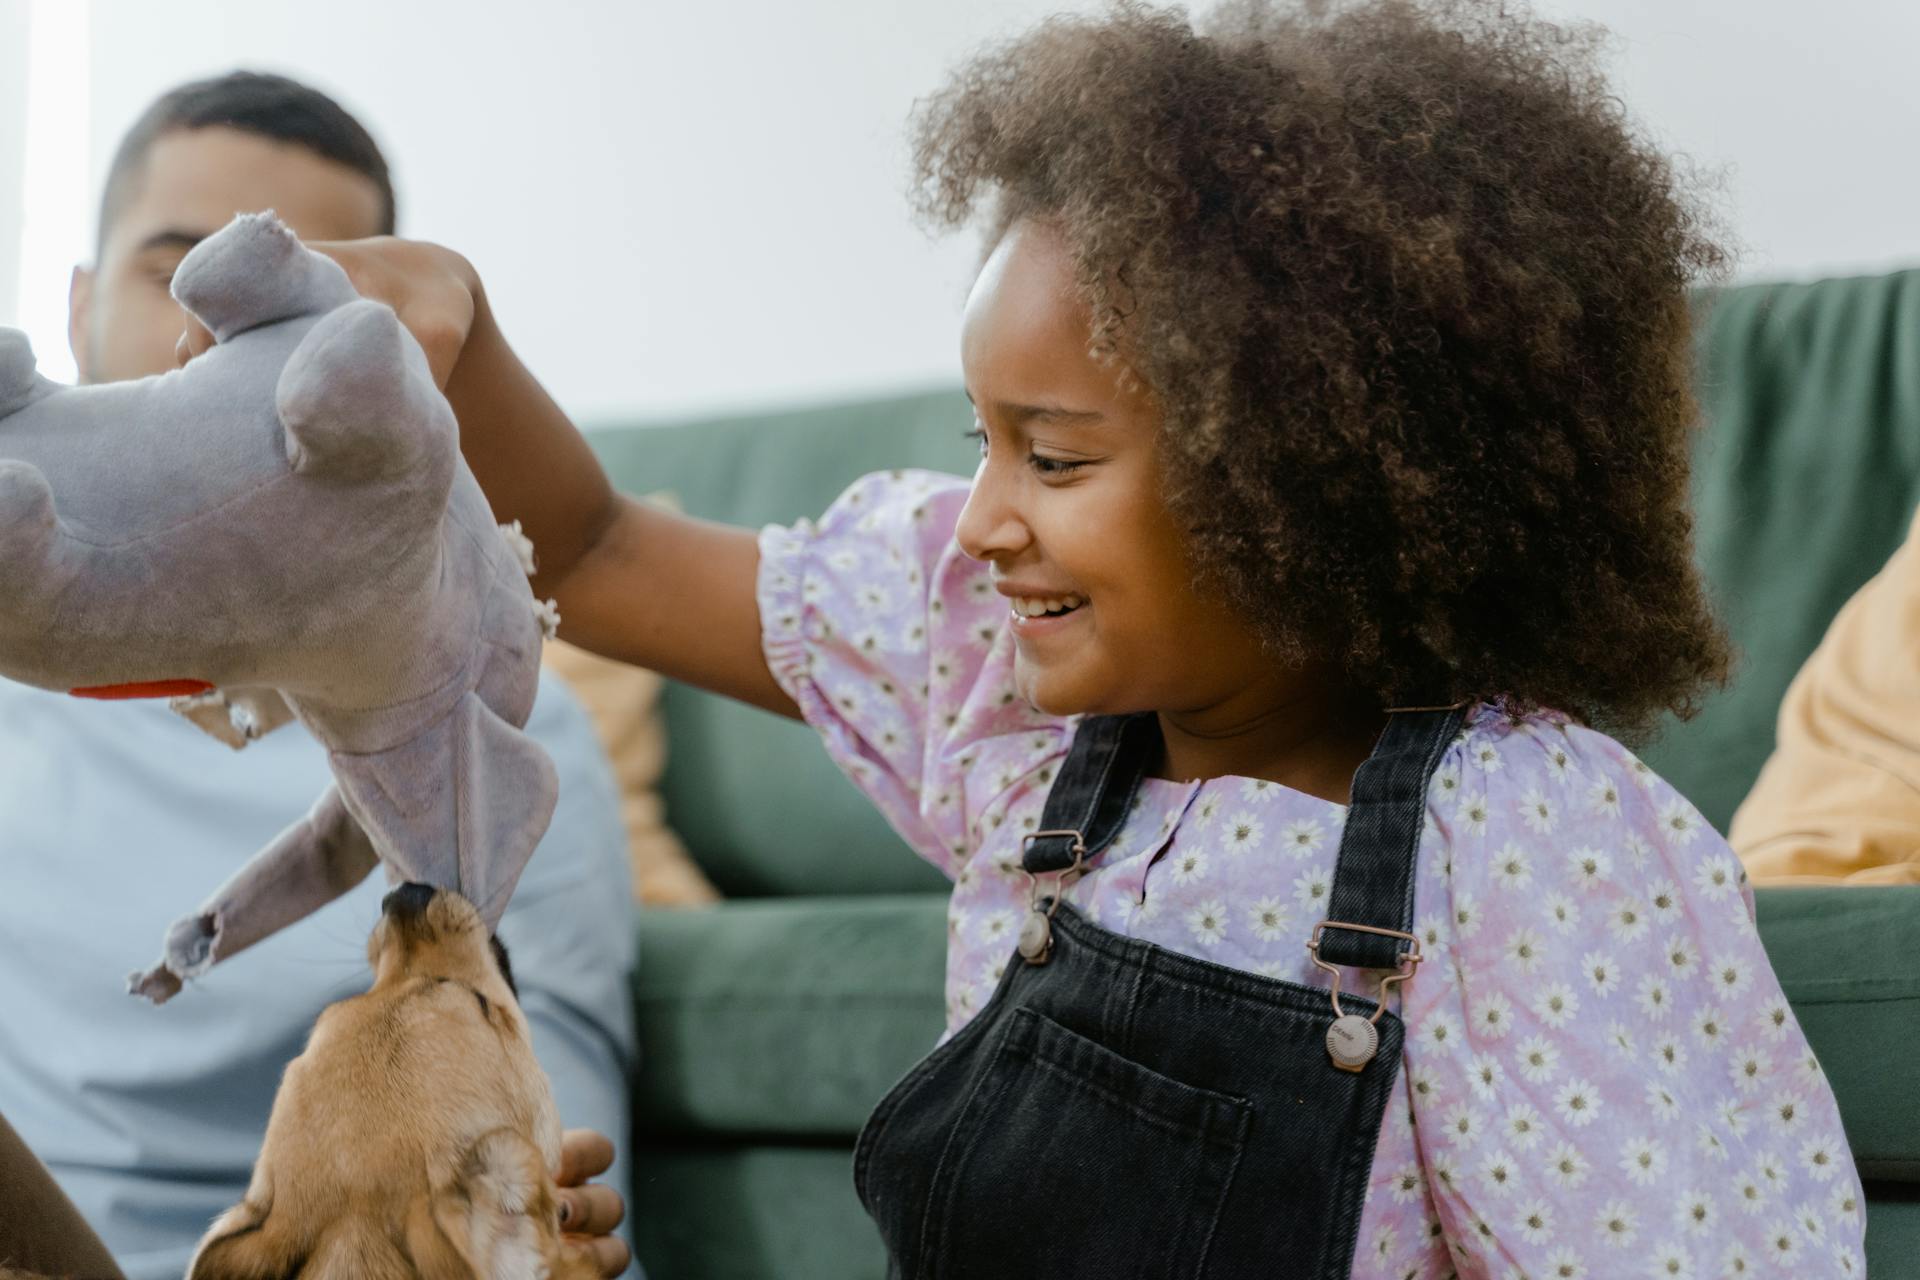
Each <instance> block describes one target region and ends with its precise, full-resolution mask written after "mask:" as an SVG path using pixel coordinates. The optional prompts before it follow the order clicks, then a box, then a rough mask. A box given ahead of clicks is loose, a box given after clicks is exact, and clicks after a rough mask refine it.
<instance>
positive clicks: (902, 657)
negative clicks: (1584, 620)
mask: <svg viewBox="0 0 1920 1280" xmlns="http://www.w3.org/2000/svg"><path fill="white" fill-rule="evenodd" d="M966 494H967V483H966V481H964V480H962V479H959V478H957V477H951V476H942V475H935V474H932V473H926V472H895V473H889V474H880V475H873V476H868V477H866V478H865V479H863V480H861V481H859V482H858V483H856V484H855V485H854V486H853V487H852V488H850V489H849V490H848V491H847V492H846V493H845V494H844V495H843V496H842V497H841V498H840V499H839V500H838V501H837V502H836V503H834V505H833V506H832V507H831V508H830V509H829V510H828V511H827V512H826V514H825V515H824V516H823V517H822V518H821V519H820V520H819V521H818V522H817V523H816V522H812V521H802V522H800V523H799V524H797V525H795V526H793V527H791V528H784V527H778V526H775V527H770V528H768V529H766V530H764V531H763V532H762V534H761V537H760V551H761V568H760V580H759V603H760V611H761V619H762V627H763V631H764V644H765V650H766V655H767V660H768V663H769V665H770V667H771V668H772V670H773V673H774V675H775V677H776V678H777V679H778V680H779V682H780V684H781V686H782V687H783V688H784V689H786V691H787V692H788V694H789V695H790V696H792V697H793V698H794V700H795V701H796V702H797V703H798V704H799V706H800V708H801V711H802V712H803V714H804V715H805V716H806V718H807V721H808V722H809V723H810V724H812V725H813V726H814V728H815V729H816V730H817V731H818V732H819V733H820V735H821V738H822V740H823V741H824V743H825V744H826V747H827V749H828V751H829V752H830V753H831V754H832V755H833V757H834V759H835V760H836V761H837V762H838V763H839V764H840V766H841V767H842V768H843V769H844V770H845V771H846V772H847V774H848V775H849V776H850V777H851V778H852V779H853V780H854V782H855V783H856V784H857V785H859V786H860V787H861V789H862V790H863V791H864V792H865V793H866V794H867V795H868V796H869V797H870V798H871V799H872V800H873V802H874V803H875V804H876V805H878V806H879V807H880V809H881V810H882V811H883V812H884V813H885V814H886V816H887V818H888V819H889V821H891V823H892V824H893V826H894V827H895V829H896V830H898V831H899V832H900V834H901V835H902V836H903V837H904V838H905V839H906V840H907V842H908V843H909V844H910V845H911V846H912V847H913V848H914V849H915V850H916V851H917V852H918V853H919V854H920V855H921V856H922V857H924V858H926V859H928V860H929V861H931V862H933V863H934V864H935V865H936V866H938V867H940V868H941V869H942V870H943V871H945V872H946V873H947V874H948V876H949V877H951V878H952V880H953V882H954V888H953V894H952V898H951V902H950V905H949V911H948V929H947V934H948V954H947V980H946V993H947V1032H948V1034H949V1035H951V1034H952V1032H953V1031H954V1030H956V1029H958V1028H959V1027H961V1026H963V1025H965V1023H966V1022H967V1021H968V1020H969V1019H970V1018H972V1017H973V1016H974V1015H975V1014H976V1013H978V1012H979V1010H980V1008H981V1006H982V1005H984V1004H985V1003H986V1001H987V1000H988V999H989V998H990V996H991V995H992V993H993V990H994V988H995V986H996V984H997V982H998V980H999V976H1000V974H1001V972H1002V970H1003V969H1004V968H1005V966H1006V965H1007V963H1008V962H1009V961H1010V959H1012V957H1013V947H1014V941H1015V938H1016V936H1017V934H1018V931H1019V926H1020V922H1021V919H1022V918H1023V915H1024V912H1025V909H1026V883H1025V878H1024V877H1023V876H1022V875H1021V874H1020V873H1019V871H1018V867H1019V864H1020V837H1021V836H1022V835H1024V834H1025V833H1027V832H1029V831H1032V830H1035V829H1037V827H1038V824H1039V821H1040V815H1041V811H1042V808H1043V806H1044V804H1045V801H1046V796H1047V790H1048V787H1049V786H1050V785H1051V783H1052V781H1053V778H1054V775H1055V773H1056V772H1057V771H1058V769H1059V768H1060V766H1061V764H1062V762H1063V761H1064V759H1065V757H1066V753H1067V749H1068V747H1069V745H1070V743H1071V741H1072V736H1073V730H1074V727H1075V725H1076V723H1077V721H1076V720H1075V719H1074V718H1057V717H1051V716H1047V715H1044V714H1042V713H1040V712H1038V711H1036V710H1034V709H1033V708H1032V707H1031V706H1029V705H1027V704H1026V703H1025V701H1024V700H1023V699H1021V698H1020V697H1019V696H1018V694H1017V693H1016V692H1015V690H1014V684H1013V639H1012V635H1011V633H1010V631H1009V629H1008V627H1007V622H1006V619H1007V604H1006V602H1005V600H1004V599H1002V598H1001V597H1000V596H999V595H998V594H997V593H996V592H994V590H993V589H992V584H991V582H990V580H989V578H988V572H987V566H986V565H984V564H981V563H979V562H976V561H973V560H970V559H968V558H967V557H966V556H965V555H964V554H963V553H961V551H960V550H959V548H958V546H957V545H956V544H955V542H954V538H953V532H954V527H955V524H956V522H957V520H958V518H959V513H960V509H961V507H962V505H963V504H964V502H965V500H966ZM1095 607H1096V608H1097V607H1098V606H1097V602H1096V605H1095ZM1345 812H1346V811H1345V808H1344V807H1343V806H1341V805H1337V804H1334V803H1332V802H1330V801H1326V800H1322V799H1320V798H1318V797H1315V796H1309V795H1305V794H1303V793H1300V792H1296V791H1293V790H1291V789H1290V788H1287V787H1283V786H1280V785H1279V784H1276V783H1272V782H1267V781H1263V780H1258V779H1249V778H1233V777H1224V778H1213V779H1209V780H1207V781H1204V782H1196V783H1175V782H1170V781H1166V780H1162V779H1154V778H1148V779H1146V780H1145V781H1144V782H1143V783H1142V785H1141V788H1140V791H1139V793H1138V794H1137V796H1136V798H1135V804H1134V809H1133V811H1132V813H1131V814H1130V815H1129V817H1128V820H1127V823H1126V825H1125V826H1124V827H1123V828H1122V830H1121V832H1120V835H1119V837H1118V838H1117V839H1116V840H1115V842H1114V844H1113V845H1112V846H1111V847H1110V848H1108V849H1107V850H1106V851H1105V852H1103V853H1102V854H1101V855H1100V856H1099V858H1098V859H1097V860H1096V861H1095V863H1094V869H1093V870H1092V871H1091V872H1090V873H1089V874H1088V875H1087V876H1086V877H1085V878H1084V879H1083V880H1081V881H1080V882H1079V883H1078V884H1076V885H1075V886H1073V888H1072V889H1071V890H1070V891H1069V892H1068V894H1067V898H1068V900H1069V901H1071V902H1073V903H1074V904H1075V905H1076V906H1077V907H1078V908H1079V909H1080V910H1081V911H1082V912H1084V913H1085V914H1086V915H1087V916H1088V917H1089V918H1090V919H1092V920H1093V921H1094V922H1095V923H1097V924H1099V925H1100V926H1102V927H1103V928H1106V929H1109V930H1112V931H1113V932H1115V933H1119V934H1124V935H1127V936H1130V937H1134V938H1139V939H1142V940H1144V941H1148V942H1152V943H1155V944H1157V945H1159V946H1163V947H1166V948H1168V949H1170V950H1173V951H1179V952H1182V953H1185V954H1188V955H1193V956H1198V957H1201V958H1204V959H1206V960H1210V961H1213V962H1215V963H1218V964H1225V965H1230V966H1233V967H1235V968H1239V969H1244V970H1248V971H1250V972H1253V973H1257V974H1261V975H1263V976H1266V977H1270V978H1275V979H1279V980H1282V981H1287V982H1293V983H1298V984H1304V985H1311V986H1316V987H1321V988H1324V987H1326V985H1327V980H1326V975H1325V973H1324V972H1323V971H1321V970H1319V969H1317V968H1315V967H1314V966H1313V964H1312V962H1311V961H1310V959H1309V958H1308V955H1307V952H1306V949H1305V942H1306V939H1307V936H1308V933H1309V932H1310V931H1311V929H1312V927H1313V925H1314V924H1315V923H1316V922H1318V921H1319V920H1321V919H1323V918H1324V917H1325V914H1326V913H1325V905H1326V899H1327V896H1328V894H1329V892H1330V891H1331V889H1332V883H1333V871H1334V864H1335V859H1336V855H1337V853H1338V850H1339V845H1340V832H1341V827H1342V821H1343V818H1344V816H1345ZM1415 904H1416V906H1415V913H1416V931H1417V932H1418V933H1419V935H1420V939H1421V947H1422V950H1423V951H1424V953H1425V956H1426V960H1425V963H1423V964H1422V965H1421V966H1420V967H1419V970H1418V972H1417V974H1416V976H1415V977H1414V979H1413V980H1412V981H1411V982H1409V983H1407V984H1405V985H1404V986H1403V987H1401V988H1399V989H1398V990H1399V992H1400V993H1401V994H1400V995H1399V996H1398V1000H1399V1012H1400V1014H1401V1016H1402V1018H1403V1019H1404V1020H1405V1022H1406V1025H1407V1038H1406V1048H1405V1052H1404V1054H1403V1057H1402V1064H1401V1074H1400V1077H1399V1080H1398V1081H1397V1083H1396V1086H1395V1093H1394V1097H1393V1100H1392V1101H1391V1102H1390V1103H1389V1106H1388V1109H1387V1115H1386V1120H1385V1122H1384V1124H1383V1126H1382V1130H1381V1134H1380V1139H1379V1144H1378V1147H1377V1149H1376V1152H1375V1157H1374V1163H1373V1172H1372V1179H1371V1184H1370V1187H1369V1190H1368V1194H1367V1202H1366V1205H1365V1207H1364V1210H1363V1213H1362V1217H1361V1226H1360V1234H1359V1241H1358V1245H1357V1248H1356V1251H1355V1257H1354V1265H1353V1275H1355V1276H1357V1277H1380V1278H1382V1280H1442V1278H1443V1277H1447V1276H1459V1277H1462V1278H1463V1280H1465V1278H1472V1277H1489V1278H1492V1280H1509V1278H1518V1277H1525V1278H1527V1280H1616V1278H1618V1277H1629V1276H1631V1277H1640V1276H1646V1277H1654V1278H1658V1280H1708V1278H1710V1277H1734V1278H1739V1277H1747V1276H1795V1277H1801V1276H1837V1277H1857V1276H1860V1275H1862V1274H1864V1261H1863V1243H1864V1236H1865V1219H1864V1216H1863V1199H1862V1195H1861V1188H1860V1182H1859V1178H1858V1175H1857V1173H1856V1172H1855V1169H1854V1165H1853V1160H1852V1157H1851V1154H1850V1153H1849V1150H1848V1147H1847V1144H1846V1138H1845V1135H1844V1133H1843V1131H1842V1129H1841V1124H1840V1116H1839V1111H1838V1108H1837V1107H1836V1105H1835V1103H1834V1098H1833V1093H1832V1090H1831V1089H1830V1088H1829V1086H1828V1084H1827V1082H1826V1079H1825V1077H1824V1076H1823V1075H1822V1073H1821V1069H1820V1064H1819V1062H1818V1061H1817V1060H1816V1059H1815V1058H1814V1055H1813V1053H1812V1051H1811V1049H1810V1048H1809V1047H1808V1044H1807V1042H1806V1039H1805V1037H1804V1036H1803V1035H1802V1034H1801V1031H1800V1027H1799V1024H1798V1023H1797V1022H1796V1021H1795V1019H1794V1016H1793V1013H1792V1011H1791V1009H1789V1007H1788V1005H1787V1002H1786V999H1785V997H1784V996H1783V995H1782V993H1781V990H1780V986H1779V983H1778V982H1777V981H1776V979H1775V978H1774V975H1773V971H1772V969H1771V967H1770V966H1769V965H1768V962H1767V958H1766V954H1765V952H1764V951H1763V950H1762V948H1761V945H1760V939H1759V935H1758V933H1757V931H1756V930H1755V928H1754V924H1753V897H1752V891H1751V889H1750V887H1749V886H1748V884H1747V882H1746V878H1745V875H1744V873H1743V872H1742V870H1741V868H1740V863H1739V861H1738V859H1737V858H1735V857H1734V855H1733V853H1732V852H1731V851H1730V850H1729V849H1728V847H1727V845H1726V843H1725V841H1724V840H1722V839H1721V837H1720V836H1719V835H1718V834H1717V833H1716V832H1715V831H1714V830H1713V829H1712V828H1711V827H1709V826H1708V825H1707V824H1706V823H1705V822H1704V821H1703V820H1702V819H1701V818H1700V816H1699V815H1698V814H1697V813H1696V812H1695V811H1694V809H1693V807H1692V806H1691V805H1690V804H1688V803H1687V801H1686V800H1685V799H1684V798H1682V797H1681V796H1680V795H1679V794H1678V793H1676V792H1675V791H1674V790H1673V789H1672V788H1671V787H1669V786H1668V785H1667V784H1666V783H1665V782H1663V781H1662V780H1661V779H1659V778H1658V777H1656V776H1655V775H1654V774H1653V773H1652V772H1651V771H1649V770H1648V769H1647V768H1646V766H1645V765H1643V764H1641V763H1640V762H1639V761H1638V760H1637V759H1636V758H1635V757H1634V756H1633V755H1632V754H1631V753H1629V752H1628V751H1627V750H1626V749H1625V748H1623V747H1621V746H1620V745H1619V744H1617V743H1615V742H1614V741H1613V740H1612V739H1610V738H1607V737H1606V736H1604V735H1602V734H1598V733H1594V732H1592V731H1590V730H1587V729H1585V728H1582V727H1580V726H1578V725H1574V724H1571V723H1568V722H1567V721H1565V720H1564V719H1563V718H1560V717H1557V716H1552V715H1544V714H1543V715H1536V716H1530V717H1525V718H1520V719H1517V720H1516V719H1514V718H1512V717H1509V716H1508V715H1507V714H1506V713H1505V712H1504V711H1502V710H1501V709H1499V708H1496V707H1491V706H1481V707H1477V708H1475V709H1474V711H1473V713H1472V714H1471V715H1470V717H1469V720H1468V723H1467V725H1466V727H1465V729H1464V730H1463V731H1462V733H1461V735H1460V736H1459V737H1458V738H1457V739H1456V740H1455V741H1454V742H1453V743H1452V745H1451V746H1450V747H1449V748H1448V749H1447V751H1446V752H1445V754H1444V756H1443V758H1442V761H1441V764H1440V766H1439V768H1438V769H1437V770H1436V772H1435V774H1434V776H1433V779H1432V783H1431V786H1430V789H1429V793H1428V803H1427V821H1426V828H1425V833H1424V835H1423V837H1422V840H1421V844H1420V850H1419V865H1418V868H1417V870H1416V878H1415ZM1329 1013H1331V1011H1329ZM1276 1274H1277V1273H1276Z"/></svg>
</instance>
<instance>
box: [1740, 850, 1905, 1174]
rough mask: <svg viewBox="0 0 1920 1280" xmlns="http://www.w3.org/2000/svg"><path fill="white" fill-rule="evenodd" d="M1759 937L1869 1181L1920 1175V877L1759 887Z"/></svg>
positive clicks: (1862, 1172) (1854, 1154)
mask: <svg viewBox="0 0 1920 1280" xmlns="http://www.w3.org/2000/svg"><path fill="white" fill-rule="evenodd" d="M1755 898H1756V901H1757V902H1758V905H1759V919H1760V936H1761V939H1762V940H1763V941H1764V942H1765V944H1766V948H1767V956H1768V958H1769V959H1770V960H1772V962H1773V970H1774V972H1775V973H1776V974H1778V975H1779V977H1780V985H1781V986H1782V987H1783V988H1784V989H1785V990H1786V993H1787V1000H1788V1001H1789V1002H1790V1003H1791V1004H1792V1005H1793V1012H1794V1016H1796V1017H1797V1018H1799V1020H1800V1026H1801V1028H1802V1029H1803V1030H1805V1032H1806V1033H1807V1040H1808V1042H1809V1043H1810V1044H1812V1046H1813V1051H1814V1054H1815V1055H1816V1056H1817V1057H1818V1058H1819V1059H1820V1065H1821V1067H1822V1068H1823V1069H1824V1070H1825V1071H1826V1075H1827V1080H1828V1082H1829V1083H1830V1084H1832V1086H1833V1092H1834V1096H1835V1097H1836V1098H1838V1099H1839V1101H1840V1117H1841V1119H1842V1120H1843V1121H1845V1123H1846V1126H1847V1142H1848V1145H1850V1146H1851V1147H1852V1148H1853V1157H1854V1160H1855V1162H1856V1163H1858V1164H1859V1166H1860V1175H1861V1177H1863V1178H1866V1179H1869V1180H1881V1181H1893V1182H1908V1183H1914V1182H1920V1106H1915V1105H1914V1099H1915V1098H1920V966H1917V965H1915V963H1914V959H1913V957H1914V956H1915V955H1917V954H1920V885H1903V886H1898V887H1894V886H1876V887H1873V888H1844V889H1842V888H1831V889H1830V888H1816V889H1784V888H1783V889H1762V890H1760V891H1759V892H1758V893H1757V894H1756V895H1755Z"/></svg>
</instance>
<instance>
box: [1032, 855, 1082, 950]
mask: <svg viewBox="0 0 1920 1280" xmlns="http://www.w3.org/2000/svg"><path fill="white" fill-rule="evenodd" d="M1048 836H1072V837H1073V865H1072V866H1070V867H1062V868H1060V870H1058V871H1042V872H1040V873H1039V875H1036V874H1034V873H1033V872H1031V871H1029V870H1027V868H1026V858H1027V846H1028V845H1029V844H1032V843H1033V842H1034V841H1035V840H1043V839H1045V838H1046V837H1048ZM1020 862H1021V866H1020V874H1021V875H1023V876H1025V877H1026V878H1027V918H1026V922H1025V923H1023V924H1022V925H1021V926H1020V957H1021V959H1023V960H1025V961H1026V962H1027V963H1028V964H1036V965H1037V964H1045V963H1046V962H1047V961H1048V960H1049V959H1051V958H1052V956H1053V913H1054V912H1056V911H1058V910H1059V909H1060V898H1061V896H1062V895H1063V894H1065V893H1066V891H1067V889H1068V888H1069V886H1071V885H1072V884H1073V882H1074V881H1076V880H1078V879H1079V878H1080V877H1081V876H1083V875H1085V874H1086V873H1087V839H1086V837H1085V836H1083V835H1081V834H1080V833H1079V832H1078V831H1073V830H1061V831H1031V832H1028V833H1027V834H1026V835H1024V836H1022V837H1020ZM1043 875H1050V876H1052V877H1053V897H1052V898H1050V899H1048V901H1047V905H1046V906H1044V907H1043V906H1041V905H1040V876H1043Z"/></svg>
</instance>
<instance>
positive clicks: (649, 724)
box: [543, 494, 720, 907]
mask: <svg viewBox="0 0 1920 1280" xmlns="http://www.w3.org/2000/svg"><path fill="white" fill-rule="evenodd" d="M643 501H647V502H652V503H656V504H658V505H660V506H664V507H668V508H671V509H677V508H678V505H679V504H678V503H676V502H675V501H674V500H673V498H672V497H671V495H668V494H651V495H648V497H646V498H645V499H643ZM543 661H544V662H545V664H546V667H547V669H548V670H549V671H551V672H553V673H554V674H555V675H557V676H559V677H560V678H561V679H562V680H564V681H566V683H567V687H568V688H569V689H571V690H573V693H574V696H575V697H577V698H579V699H580V701H581V703H582V704H583V705H584V706H585V707H586V709H587V715H588V716H589V717H590V718H591V719H592V720H593V726H594V729H595V730H596V731H597V732H598V733H599V736H600V742H601V744H602V745H603V746H605V747H606V749H607V758H608V759H609V760H610V761H611V762H612V763H613V776H614V779H615V781H617V782H618V783H619V784H620V816H621V819H622V821H623V822H624V823H625V825H626V829H627V853H628V856H629V857H630V858H631V859H632V862H633V893H634V898H635V899H636V900H637V901H638V902H640V903H641V904H642V905H644V906H649V907H691V906H702V905H705V904H707V903H710V902H718V901H720V891H719V890H718V889H716V888H714V886H713V882H712V881H710V880H708V879H707V877H706V874H705V873H704V872H702V871H701V870H700V868H699V866H698V865H697V864H696V863H695V862H694V861H693V859H692V858H691V857H689V856H688V855H687V850H686V846H685V845H683V844H682V843H681V842H680V837H678V836H676V835H675V834H674V833H673V828H671V827H669V826H668V825H667V817H666V806H665V804H664V803H663V802H662V800H661V798H660V791H659V786H660V775H661V774H662V773H663V772H664V771H665V769H666V767H667V725H666V720H665V718H664V717H663V716H662V715H661V712H660V689H661V685H662V684H663V683H664V680H663V678H662V677H661V676H659V675H657V674H655V673H654V672H652V671H647V670H644V669H643V668H640V667H633V666H628V665H627V664H626V663H624V662H615V661H614V660H612V659H611V658H603V657H601V656H600V655H599V654H597V653H589V652H587V651H586V650H585V649H579V648H576V647H574V646H573V645H570V644H568V643H566V642H565V641H564V640H550V641H548V642H547V646H546V653H545V656H544V658H543Z"/></svg>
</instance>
